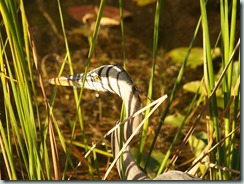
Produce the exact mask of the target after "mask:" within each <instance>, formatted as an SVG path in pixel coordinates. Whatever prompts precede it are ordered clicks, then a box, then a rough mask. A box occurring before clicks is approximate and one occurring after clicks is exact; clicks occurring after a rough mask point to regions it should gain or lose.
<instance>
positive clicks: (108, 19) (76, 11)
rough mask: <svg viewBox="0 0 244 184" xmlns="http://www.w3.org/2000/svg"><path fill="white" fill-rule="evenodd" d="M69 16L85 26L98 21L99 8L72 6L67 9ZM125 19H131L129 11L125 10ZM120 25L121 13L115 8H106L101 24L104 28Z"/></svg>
mask: <svg viewBox="0 0 244 184" xmlns="http://www.w3.org/2000/svg"><path fill="white" fill-rule="evenodd" d="M67 12H68V14H69V15H70V16H71V17H73V18H74V19H75V20H77V21H79V22H82V23H83V24H87V23H92V22H95V21H96V18H97V13H98V7H97V6H93V5H82V6H71V7H69V8H68V9H67ZM123 16H124V18H126V17H130V16H131V13H130V12H129V11H126V10H123ZM119 24H120V11H119V9H118V8H116V7H113V6H105V7H104V9H103V15H102V19H101V22H100V25H102V26H114V25H119Z"/></svg>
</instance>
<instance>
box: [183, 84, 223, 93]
mask: <svg viewBox="0 0 244 184" xmlns="http://www.w3.org/2000/svg"><path fill="white" fill-rule="evenodd" d="M200 85H201V81H191V82H188V83H186V84H184V85H183V89H184V90H185V91H188V92H191V93H196V92H197V90H198V88H199V86H200ZM198 93H199V94H200V95H206V91H205V89H204V86H203V85H201V86H200V89H199V92H198ZM216 96H217V97H223V92H222V90H221V89H217V91H216Z"/></svg>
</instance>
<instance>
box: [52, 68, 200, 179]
mask: <svg viewBox="0 0 244 184" xmlns="http://www.w3.org/2000/svg"><path fill="white" fill-rule="evenodd" d="M83 77H84V74H77V75H71V76H68V77H58V78H53V79H50V80H49V83H51V84H54V85H61V86H76V87H82V85H83V84H82V83H83ZM84 88H86V89H91V90H96V91H104V92H105V91H109V92H112V93H116V94H118V95H119V96H120V97H121V98H122V100H123V102H124V103H125V107H126V112H127V117H129V116H131V115H133V114H134V113H135V112H137V111H138V110H139V109H140V106H141V101H140V98H139V95H138V91H137V90H136V87H135V85H134V83H133V82H132V80H131V78H130V77H129V75H128V74H127V72H126V71H125V70H124V69H123V68H122V67H119V66H116V65H104V66H101V67H99V68H96V69H94V70H91V71H90V72H88V73H87V76H86V80H85V83H84ZM141 120H142V115H141V114H140V115H138V116H136V117H134V118H133V119H131V120H129V121H128V122H126V123H125V124H124V125H123V129H124V131H123V134H124V135H123V140H121V136H120V130H119V129H117V130H116V131H115V132H114V133H113V134H112V136H111V139H112V149H113V154H114V156H116V155H118V153H119V152H120V147H121V144H124V143H125V142H126V141H127V140H128V138H129V137H130V136H131V135H132V133H133V132H134V130H135V129H136V128H137V127H138V125H139V124H140V122H141ZM116 166H117V170H118V172H119V174H120V178H121V179H127V180H147V179H149V177H148V176H147V175H146V174H145V173H144V172H143V171H142V170H141V169H140V167H139V166H138V165H137V164H136V162H135V161H134V159H133V157H132V155H131V152H130V147H129V146H127V148H126V149H125V150H124V152H123V156H122V160H121V159H119V160H118V161H117V163H116ZM155 179H158V180H193V179H198V178H196V177H194V176H191V175H189V174H187V173H184V172H181V171H170V172H168V173H163V174H161V175H160V176H158V177H156V178H155Z"/></svg>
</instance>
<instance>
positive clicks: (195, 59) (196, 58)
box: [168, 47, 221, 69]
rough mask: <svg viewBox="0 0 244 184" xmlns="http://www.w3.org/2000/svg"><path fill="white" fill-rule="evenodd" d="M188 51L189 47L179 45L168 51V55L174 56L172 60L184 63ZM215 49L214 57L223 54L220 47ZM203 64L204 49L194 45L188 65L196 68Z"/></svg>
mask: <svg viewBox="0 0 244 184" xmlns="http://www.w3.org/2000/svg"><path fill="white" fill-rule="evenodd" d="M187 51H188V48H187V47H179V48H175V49H173V50H171V51H169V52H168V56H169V57H171V58H172V61H173V62H175V63H180V64H181V63H183V61H184V59H185V57H186V53H187ZM212 51H213V55H212V56H213V57H212V58H213V59H214V58H216V57H218V56H220V55H221V51H220V48H215V49H213V50H212ZM202 64H203V49H202V48H200V47H194V48H192V50H191V53H190V56H189V59H188V61H187V66H189V67H190V68H192V69H194V68H196V67H197V66H200V65H202Z"/></svg>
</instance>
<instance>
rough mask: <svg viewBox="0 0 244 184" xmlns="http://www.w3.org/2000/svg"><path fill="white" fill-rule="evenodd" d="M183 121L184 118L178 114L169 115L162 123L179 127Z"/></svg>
mask: <svg viewBox="0 0 244 184" xmlns="http://www.w3.org/2000/svg"><path fill="white" fill-rule="evenodd" d="M183 119H184V116H183V115H181V114H180V113H176V114H174V115H169V116H167V117H166V118H165V120H164V123H165V124H169V125H173V126H177V127H179V126H180V125H181V123H182V121H183Z"/></svg>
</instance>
